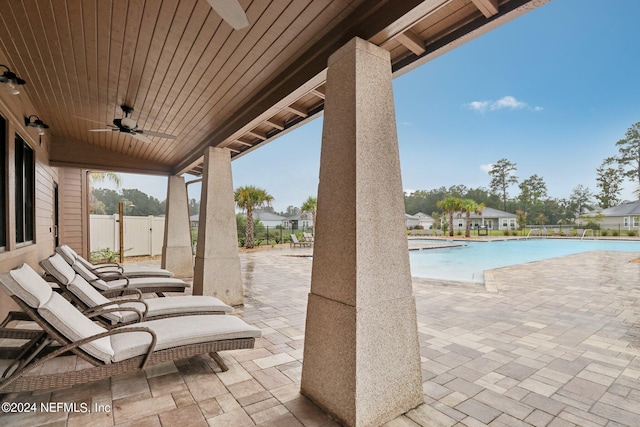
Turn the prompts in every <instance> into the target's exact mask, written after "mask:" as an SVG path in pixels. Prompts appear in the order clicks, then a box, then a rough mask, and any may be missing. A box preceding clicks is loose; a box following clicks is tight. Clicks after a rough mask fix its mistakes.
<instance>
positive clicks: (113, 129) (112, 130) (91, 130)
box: [89, 128, 118, 132]
mask: <svg viewBox="0 0 640 427" xmlns="http://www.w3.org/2000/svg"><path fill="white" fill-rule="evenodd" d="M117 130H118V129H117V128H109V129H89V132H115V131H117Z"/></svg>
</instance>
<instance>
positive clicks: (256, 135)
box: [247, 129, 267, 141]
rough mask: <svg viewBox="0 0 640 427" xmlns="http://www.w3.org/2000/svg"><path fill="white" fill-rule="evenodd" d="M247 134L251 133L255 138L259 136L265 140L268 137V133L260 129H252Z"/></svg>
mask: <svg viewBox="0 0 640 427" xmlns="http://www.w3.org/2000/svg"><path fill="white" fill-rule="evenodd" d="M247 135H251V136H253V137H254V138H258V139H261V140H263V141H264V140H266V139H267V135H266V134H265V133H263V132H260V131H258V130H255V129H253V130H250V131H249V132H247Z"/></svg>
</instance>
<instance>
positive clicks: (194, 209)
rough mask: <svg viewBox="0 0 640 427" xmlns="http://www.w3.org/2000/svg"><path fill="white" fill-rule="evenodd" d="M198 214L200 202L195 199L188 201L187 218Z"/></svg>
mask: <svg viewBox="0 0 640 427" xmlns="http://www.w3.org/2000/svg"><path fill="white" fill-rule="evenodd" d="M199 213H200V201H198V200H196V199H191V200H189V216H191V215H196V214H199Z"/></svg>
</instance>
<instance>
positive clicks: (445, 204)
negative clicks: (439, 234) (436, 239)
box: [438, 196, 460, 236]
mask: <svg viewBox="0 0 640 427" xmlns="http://www.w3.org/2000/svg"><path fill="white" fill-rule="evenodd" d="M438 208H440V209H442V211H443V212H444V213H445V214H447V215H448V216H449V236H453V214H454V213H456V212H458V211H459V210H460V199H459V198H457V197H453V196H449V197H447V198H445V199H444V200H441V201H439V202H438Z"/></svg>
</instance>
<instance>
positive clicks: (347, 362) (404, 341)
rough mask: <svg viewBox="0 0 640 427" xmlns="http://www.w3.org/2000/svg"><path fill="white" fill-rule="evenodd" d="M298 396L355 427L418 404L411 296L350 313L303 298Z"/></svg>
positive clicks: (377, 422)
mask: <svg viewBox="0 0 640 427" xmlns="http://www.w3.org/2000/svg"><path fill="white" fill-rule="evenodd" d="M305 367H306V368H307V369H305ZM301 392H302V394H304V395H305V396H307V397H308V398H309V399H311V400H312V401H313V402H314V403H316V404H317V405H318V406H319V407H321V408H323V409H324V410H325V411H327V412H329V413H330V414H331V415H332V416H333V417H335V418H337V419H338V420H339V421H340V422H341V423H342V424H344V425H347V426H358V427H362V426H377V425H381V424H384V423H385V422H387V421H390V420H392V419H394V418H396V417H398V416H399V415H401V414H403V413H405V412H407V411H409V410H411V409H413V408H415V407H416V406H418V405H419V404H421V403H423V402H424V397H423V395H422V372H421V367H420V357H419V343H418V335H417V326H416V317H415V299H414V298H413V296H410V297H405V298H399V299H394V300H389V301H384V302H381V303H377V304H374V305H371V306H368V307H364V308H357V309H356V307H354V306H350V305H347V304H343V303H340V302H337V301H334V300H331V299H328V298H324V297H322V296H318V295H314V294H309V304H308V307H307V329H306V331H305V346H304V362H303V366H302V382H301Z"/></svg>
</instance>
